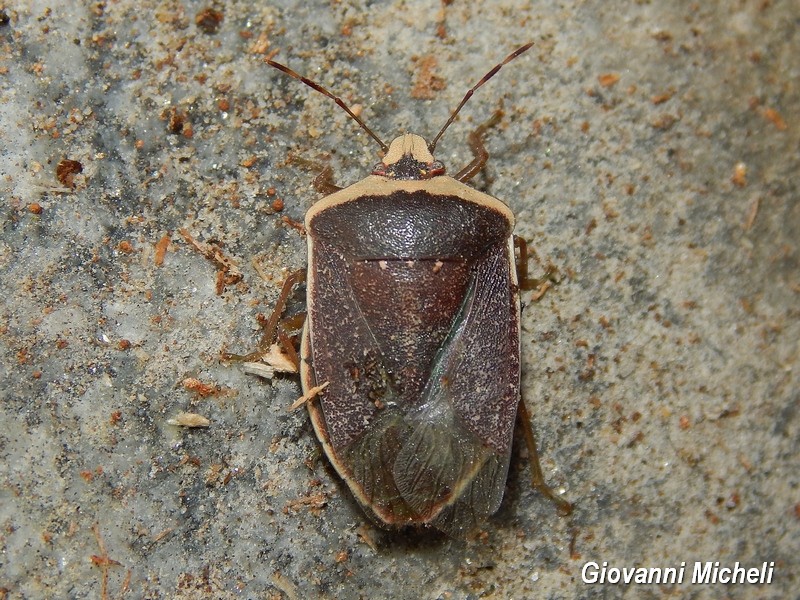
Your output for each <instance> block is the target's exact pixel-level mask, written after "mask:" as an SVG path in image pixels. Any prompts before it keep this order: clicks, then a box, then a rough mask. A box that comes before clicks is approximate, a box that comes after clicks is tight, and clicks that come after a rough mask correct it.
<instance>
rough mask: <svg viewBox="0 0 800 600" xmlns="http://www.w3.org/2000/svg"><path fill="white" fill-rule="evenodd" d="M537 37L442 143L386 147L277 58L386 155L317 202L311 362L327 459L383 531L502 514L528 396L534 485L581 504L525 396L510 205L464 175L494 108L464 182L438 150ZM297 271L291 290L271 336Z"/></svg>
mask: <svg viewBox="0 0 800 600" xmlns="http://www.w3.org/2000/svg"><path fill="white" fill-rule="evenodd" d="M532 45H533V44H526V45H524V46H522V47H521V48H519V49H518V50H516V51H515V52H513V53H512V54H510V55H509V56H508V57H506V59H505V60H504V61H503V62H501V63H499V64H498V65H496V66H495V67H494V68H493V69H492V70H490V71H489V72H488V73H487V74H486V75H485V76H484V77H483V78H482V79H481V80H480V81H479V82H478V83H477V84H476V85H474V86H473V87H472V88H471V89H470V90H469V91H468V92H467V94H466V95H465V96H464V98H463V100H462V101H461V103H460V104H459V105H458V107H457V108H456V110H455V111H454V112H453V113H452V115H451V116H450V118H449V119H448V121H447V122H446V123H445V125H444V127H442V129H441V130H440V131H439V133H438V134H437V135H436V137H434V138H433V141H432V142H430V143H427V142H426V141H425V140H424V139H423V138H422V137H420V136H418V135H413V134H408V133H406V134H404V135H401V136H399V137H397V138H396V139H395V140H394V141H393V142H392V143H391V144H390V145H388V146H387V145H386V144H384V143H383V142H382V141H381V140H380V138H379V137H378V136H377V135H375V134H374V133H373V132H372V130H370V129H369V128H368V127H367V126H366V125H365V124H364V123H363V122H362V121H361V119H360V118H359V117H358V116H357V115H355V114H354V113H353V112H352V111H351V110H350V109H349V108H348V107H347V105H346V104H345V103H344V102H343V101H342V100H341V99H340V98H338V97H336V96H334V95H333V94H332V93H331V92H329V91H328V90H326V89H325V88H323V87H322V86H320V85H319V84H317V83H315V82H313V81H311V80H309V79H306V78H305V77H302V76H301V75H299V74H297V73H295V72H294V71H292V70H291V69H289V68H288V67H286V66H284V65H281V64H279V63H276V62H274V61H272V60H267V61H266V62H267V63H268V64H269V65H271V66H272V67H275V68H276V69H279V70H280V71H282V72H284V73H286V74H288V75H290V76H291V77H294V78H295V79H299V80H300V81H302V82H303V83H305V84H306V85H308V86H310V87H312V88H313V89H315V90H317V91H319V92H321V93H323V94H325V95H326V96H328V97H329V98H331V99H333V100H334V101H335V102H336V103H337V104H338V105H339V106H340V107H341V108H342V109H344V110H345V111H346V112H347V113H348V114H349V115H350V117H352V118H353V119H354V120H356V121H357V122H358V124H359V125H360V126H361V127H362V128H363V129H364V130H365V131H366V132H367V133H368V134H369V135H370V136H371V137H372V138H373V139H375V140H376V141H377V142H378V144H380V146H381V149H382V150H383V152H384V154H383V159H382V160H381V162H380V163H378V164H377V165H376V166H375V167H374V169H373V171H372V174H371V175H369V176H368V177H366V178H365V179H363V180H361V181H359V182H358V183H355V184H354V185H351V186H350V187H347V188H344V189H339V188H335V187H333V189H335V190H337V191H335V192H333V193H331V194H330V195H328V196H327V197H325V198H324V199H322V200H320V201H319V202H317V203H316V204H314V206H312V207H311V209H310V210H309V211H308V212H307V213H306V217H305V230H306V233H307V241H308V270H307V275H306V286H307V289H306V292H307V308H308V311H307V318H306V322H305V325H304V328H303V334H302V342H301V349H300V357H299V371H300V376H301V381H302V387H303V392H304V397H303V399H301V400H305V401H306V404H307V407H308V410H309V412H310V415H311V420H312V423H313V426H314V430H315V431H316V434H317V436H318V438H319V440H320V442H321V443H322V447H323V449H324V450H325V454H326V455H327V456H328V458H329V459H330V461H331V463H332V464H333V466H334V467H335V468H336V470H337V471H338V473H339V474H340V475H341V477H342V478H343V479H344V480H345V482H347V485H348V486H349V487H350V489H351V491H352V493H353V495H354V496H355V497H356V498H357V499H358V501H359V502H360V503H361V505H362V506H363V507H364V508H365V510H366V512H367V513H368V514H370V515H372V516H373V518H375V519H376V520H377V521H378V522H379V523H380V524H382V525H385V526H390V527H402V526H407V525H426V526H432V527H434V528H436V529H439V530H442V531H444V532H446V533H448V534H451V535H453V534H455V535H457V534H459V533H462V532H464V531H468V530H469V529H471V528H472V527H474V526H475V525H476V524H477V523H479V522H481V521H482V520H483V519H485V518H486V517H487V516H489V515H491V514H492V513H494V512H495V511H496V510H497V508H498V507H499V505H500V502H501V500H502V497H503V490H504V488H505V481H506V475H507V471H508V465H509V459H510V456H511V443H512V436H513V430H514V423H515V418H516V415H517V412H518V407H521V408H520V415H522V416H523V417H524V418H523V419H522V420H523V421H524V425H527V426H528V432H529V433H530V435H526V440H527V441H528V443H529V448H530V450H531V461H532V465H533V466H532V471H533V472H534V480H535V483H536V485H537V487H539V489H541V490H543V491H544V493H545V494H547V495H548V496H549V497H551V498H552V499H554V500H555V501H556V502H557V503H559V504H560V507H561V508H562V509H567V508H568V507H569V504H567V503H566V502H565V501H564V500H562V499H560V498H558V497H557V496H555V495H554V494H553V492H552V491H551V490H550V489H549V488H548V487H547V486H546V485H545V484H544V481H543V479H542V474H541V469H540V468H539V465H538V460H537V458H536V454H535V442H534V440H533V436H532V432H531V431H530V425H529V423H528V417H527V411H525V408H524V404H522V401H521V397H520V341H519V339H520V320H519V316H520V300H519V284H518V280H517V273H516V270H515V262H516V255H515V240H514V237H513V229H514V215H513V213H512V212H511V210H510V209H509V208H508V207H507V206H506V205H505V204H504V203H503V202H501V201H500V200H497V199H496V198H493V197H491V196H489V195H487V194H484V193H482V192H479V191H477V190H475V189H473V188H470V187H468V186H467V185H465V183H464V182H466V181H468V180H469V179H470V178H471V177H473V176H474V175H475V174H476V173H477V172H478V171H480V169H481V168H482V167H483V165H484V164H485V162H486V160H487V158H488V154H487V153H486V151H485V150H484V148H483V143H482V136H483V134H484V133H485V131H486V128H487V127H488V126H491V125H492V124H494V121H495V120H496V119H494V120H492V121H490V122H489V123H487V124H486V125H484V126H483V127H481V128H479V129H478V131H477V132H475V133H474V134H473V135H472V136H471V138H470V139H471V145H472V150H473V154H474V155H475V157H474V159H473V160H472V162H471V163H470V164H469V165H468V166H467V167H465V168H464V169H462V170H461V171H460V172H459V173H458V174H457V175H456V176H455V177H448V176H446V175H445V166H444V165H443V164H442V163H441V162H439V161H437V160H436V159H435V158H434V156H433V152H434V149H435V146H436V143H437V142H438V140H439V139H440V138H441V136H442V134H443V133H444V132H445V130H446V129H447V128H448V127H449V126H450V124H451V123H452V122H453V121H454V120H455V118H456V115H458V113H459V111H460V110H461V108H462V107H463V106H464V104H465V103H466V102H467V100H468V99H469V98H470V97H471V96H472V94H473V93H474V92H475V90H477V89H478V88H479V87H480V86H482V85H483V84H484V83H486V82H487V81H488V80H489V79H490V78H491V77H492V76H493V75H494V74H495V73H497V71H499V70H500V69H501V68H502V66H503V65H505V64H507V63H508V62H510V61H511V60H513V59H515V58H516V57H517V56H519V55H520V54H522V53H523V52H525V51H526V50H528V49H529V48H530V47H531V46H532ZM496 118H499V114H498V115H496ZM331 188H332V184H331V183H330V182H329V181H328V182H327V183H326V189H328V190H330V189H331ZM301 278H302V274H296V275H295V277H294V278H293V279H292V280H287V282H286V284H285V285H284V289H283V291H282V294H281V299H280V300H279V303H278V306H277V307H276V312H275V314H273V318H272V319H271V320H270V324H269V327H270V328H271V329H270V331H269V333H268V334H267V335H268V336H269V337H275V336H276V335H277V334H276V333H275V332H276V326H277V320H276V319H277V316H278V315H279V314H280V312H281V311H282V308H283V305H284V304H285V301H286V298H287V297H288V295H289V292H290V290H291V287H292V285H294V284H295V283H297V280H299V279H301ZM278 329H279V328H278ZM283 339H284V341H286V340H287V338H286V336H285V335H283ZM270 343H271V341H270ZM289 353H290V354H291V355H294V351H293V350H290V352H289ZM294 356H296V355H294Z"/></svg>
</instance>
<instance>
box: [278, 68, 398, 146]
mask: <svg viewBox="0 0 800 600" xmlns="http://www.w3.org/2000/svg"><path fill="white" fill-rule="evenodd" d="M265 62H266V63H267V64H268V65H269V66H270V67H275V68H276V69H278V70H279V71H283V72H284V73H286V74H287V75H289V76H290V77H294V78H295V79H298V80H300V81H302V82H303V83H305V84H306V85H307V86H308V87H310V88H311V89H312V90H316V91H318V92H320V93H321V94H325V95H326V96H327V97H328V98H330V99H331V100H333V101H334V102H336V104H338V105H339V106H340V107H341V108H342V109H343V110H344V111H345V112H346V113H347V114H348V115H350V117H351V118H352V119H354V120H355V122H356V123H358V124H359V125H361V128H362V129H363V130H364V131H366V132H367V133H368V134H369V135H370V137H371V138H372V139H373V140H375V141H376V142H378V144H379V145H380V147H381V150H383V151H384V152H386V151H387V150H389V146H387V145H386V144H384V143H383V140H381V138H379V137H378V136H377V135H375V133H374V132H373V131H372V130H371V129H370V128H369V127H367V124H366V123H364V121H362V120H361V119H359V118H358V117H357V116H356V114H355V113H354V112H353V111H352V110H350V107H349V106H347V104H345V103H344V100H342V99H341V98H339V96H336V95H334V94H332V93H331V92H329V91H328V90H326V89H325V88H324V87H322V86H321V85H320V84H318V83H317V82H315V81H311V80H310V79H309V78H308V77H303V76H302V75H300V73H296V72H294V71H292V70H291V69H290V68H289V67H287V66H285V65H282V64H281V63H277V62H275V61H274V60H269V59H267V60H266V61H265Z"/></svg>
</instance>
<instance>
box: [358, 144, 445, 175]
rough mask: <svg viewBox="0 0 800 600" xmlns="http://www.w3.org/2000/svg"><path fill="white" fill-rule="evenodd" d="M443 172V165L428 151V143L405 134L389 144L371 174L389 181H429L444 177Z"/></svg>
mask: <svg viewBox="0 0 800 600" xmlns="http://www.w3.org/2000/svg"><path fill="white" fill-rule="evenodd" d="M444 170H445V169H444V164H443V163H442V162H440V161H438V160H436V159H435V158H434V157H433V154H431V151H430V150H428V142H426V141H425V140H424V139H422V137H420V136H418V135H414V134H413V133H405V134H403V135H401V136H399V137H396V138H395V139H394V141H392V143H391V144H389V150H388V151H387V152H386V154H385V155H384V157H383V160H382V161H381V162H379V163H378V164H377V165H375V167H374V168H373V170H372V174H373V175H381V176H383V177H388V178H390V179H431V178H432V177H436V176H437V175H444Z"/></svg>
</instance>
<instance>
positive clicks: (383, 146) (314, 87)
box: [264, 48, 527, 152]
mask: <svg viewBox="0 0 800 600" xmlns="http://www.w3.org/2000/svg"><path fill="white" fill-rule="evenodd" d="M526 50H527V48H526ZM517 52H519V51H517ZM509 60H510V58H508V59H506V62H508V61H509ZM264 62H266V63H267V64H268V65H269V66H270V67H275V68H276V69H278V70H279V71H283V72H284V73H286V74H287V75H289V76H290V77H294V78H295V79H298V80H300V81H302V82H303V83H305V84H306V85H307V86H308V87H310V88H311V89H312V90H316V91H318V92H320V93H321V94H325V95H326V96H327V97H328V98H330V99H331V100H333V101H334V102H336V104H338V105H339V106H340V107H341V108H342V109H343V110H344V111H345V112H346V113H347V114H348V115H350V118H352V119H353V120H355V122H356V123H358V124H359V125H361V128H362V129H363V130H364V131H366V132H367V133H368V134H369V135H370V137H371V138H372V139H373V140H375V141H376V142H378V144H379V145H380V147H381V150H383V151H384V152H386V151H388V150H389V146H387V145H386V144H384V143H383V141H382V140H381V138H379V137H378V136H377V135H375V134H374V133H373V131H372V130H371V129H370V128H369V127H367V125H366V123H364V121H362V120H361V119H359V118H358V117H357V116H356V114H355V113H354V112H353V111H352V110H350V107H348V106H347V104H345V103H344V100H342V99H341V98H339V96H335V95H334V94H332V93H330V92H329V91H328V90H326V89H325V88H324V87H322V86H321V85H319V84H318V83H316V82H314V81H311V80H310V79H309V78H308V77H303V76H302V75H300V74H299V73H295V72H294V71H292V70H291V69H290V68H289V67H287V66H285V65H282V64H281V63H277V62H275V61H274V60H269V59H266V60H265V61H264ZM503 64H505V63H503ZM498 68H499V67H498ZM492 75H494V73H492ZM462 104H463V103H462ZM459 108H461V107H459Z"/></svg>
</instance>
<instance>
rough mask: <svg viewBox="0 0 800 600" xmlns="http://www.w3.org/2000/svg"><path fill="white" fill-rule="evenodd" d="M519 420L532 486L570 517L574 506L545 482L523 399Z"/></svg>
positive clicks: (564, 514)
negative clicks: (526, 450)
mask: <svg viewBox="0 0 800 600" xmlns="http://www.w3.org/2000/svg"><path fill="white" fill-rule="evenodd" d="M517 418H518V419H519V421H520V425H521V426H522V431H523V433H524V435H525V445H526V446H527V447H528V455H529V458H528V460H529V461H530V464H531V484H532V485H533V487H534V489H536V490H538V491H539V492H540V493H541V494H542V495H543V496H544V497H545V498H547V499H548V500H550V502H552V503H553V504H555V506H556V509H557V510H558V513H559V514H560V515H561V516H567V515H569V514H570V513H571V512H572V504H571V503H569V502H567V501H566V500H565V499H564V498H562V497H561V496H559V495H558V494H556V493H555V492H554V491H553V488H551V487H550V486H549V485H547V483H546V482H545V480H544V473H542V465H541V464H540V463H539V451H538V449H537V448H536V437H535V436H534V434H533V427H532V425H531V415H530V413H529V412H528V407H527V406H525V400H524V399H522V398H520V399H519V408H518V410H517Z"/></svg>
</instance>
